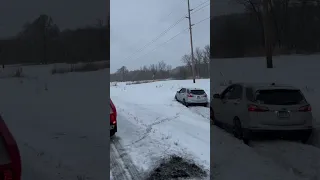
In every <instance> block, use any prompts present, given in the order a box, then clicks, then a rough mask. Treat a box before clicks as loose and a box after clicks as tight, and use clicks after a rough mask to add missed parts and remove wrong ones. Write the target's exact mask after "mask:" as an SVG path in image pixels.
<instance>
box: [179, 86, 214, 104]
mask: <svg viewBox="0 0 320 180" xmlns="http://www.w3.org/2000/svg"><path fill="white" fill-rule="evenodd" d="M175 99H176V100H177V101H179V102H181V103H183V104H184V105H185V106H187V107H188V106H189V105H194V104H197V105H198V104H200V105H202V106H207V105H208V97H207V94H206V92H205V91H204V90H203V89H199V88H181V89H180V90H179V91H177V93H176V95H175Z"/></svg>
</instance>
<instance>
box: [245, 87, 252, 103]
mask: <svg viewBox="0 0 320 180" xmlns="http://www.w3.org/2000/svg"><path fill="white" fill-rule="evenodd" d="M246 97H247V99H248V100H249V101H254V96H253V90H252V88H246Z"/></svg>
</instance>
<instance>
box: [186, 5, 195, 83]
mask: <svg viewBox="0 0 320 180" xmlns="http://www.w3.org/2000/svg"><path fill="white" fill-rule="evenodd" d="M191 11H192V9H190V1H189V0H188V17H187V18H188V19H189V32H190V46H191V64H192V78H193V83H196V77H195V74H196V72H195V63H194V54H193V42H192V26H193V24H191V14H190V12H191Z"/></svg>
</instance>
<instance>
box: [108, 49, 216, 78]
mask: <svg viewBox="0 0 320 180" xmlns="http://www.w3.org/2000/svg"><path fill="white" fill-rule="evenodd" d="M194 62H195V74H196V76H197V77H198V78H209V77H210V46H209V45H207V46H205V47H204V48H203V49H201V48H199V47H198V48H196V49H195V51H194ZM181 63H183V65H182V66H178V67H175V68H172V66H171V65H168V64H166V63H165V62H164V61H160V62H158V63H156V64H151V65H149V66H146V65H145V66H142V67H141V68H140V69H137V70H128V68H127V67H126V66H122V67H121V68H119V69H118V70H117V71H116V72H115V73H112V74H111V75H110V81H112V82H113V81H122V82H123V81H141V80H155V79H168V78H174V79H188V78H191V77H192V58H191V54H185V55H183V56H182V57H181Z"/></svg>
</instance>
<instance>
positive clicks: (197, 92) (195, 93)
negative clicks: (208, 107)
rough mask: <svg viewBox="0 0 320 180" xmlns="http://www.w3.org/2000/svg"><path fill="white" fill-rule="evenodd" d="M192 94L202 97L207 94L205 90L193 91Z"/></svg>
mask: <svg viewBox="0 0 320 180" xmlns="http://www.w3.org/2000/svg"><path fill="white" fill-rule="evenodd" d="M191 94H194V95H202V94H205V92H204V90H191Z"/></svg>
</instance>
